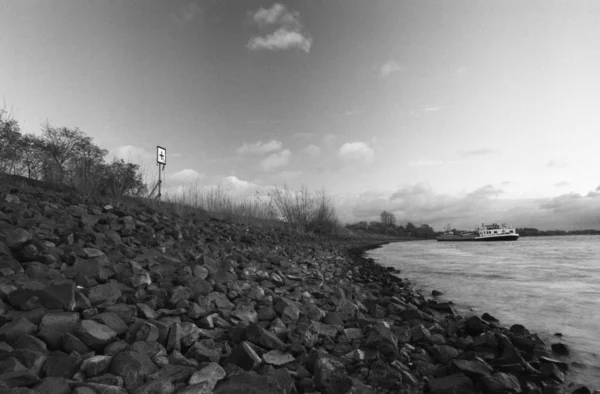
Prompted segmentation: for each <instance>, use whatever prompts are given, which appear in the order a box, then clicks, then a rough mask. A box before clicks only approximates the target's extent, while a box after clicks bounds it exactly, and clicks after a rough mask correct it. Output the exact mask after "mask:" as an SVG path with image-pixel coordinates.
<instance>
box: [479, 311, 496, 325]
mask: <svg viewBox="0 0 600 394" xmlns="http://www.w3.org/2000/svg"><path fill="white" fill-rule="evenodd" d="M481 319H482V320H485V321H486V322H488V323H498V322H499V320H498V319H496V318H495V317H494V316H492V315H490V314H489V313H487V312H485V313H484V314H483V315H481Z"/></svg>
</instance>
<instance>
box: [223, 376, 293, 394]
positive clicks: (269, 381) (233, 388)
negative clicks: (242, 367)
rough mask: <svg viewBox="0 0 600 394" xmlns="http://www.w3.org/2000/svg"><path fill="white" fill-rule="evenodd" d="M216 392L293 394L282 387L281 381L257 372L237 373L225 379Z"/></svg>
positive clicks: (231, 393)
mask: <svg viewBox="0 0 600 394" xmlns="http://www.w3.org/2000/svg"><path fill="white" fill-rule="evenodd" d="M213 393H214V394H239V393H244V394H292V393H291V392H289V391H287V390H285V389H284V388H283V387H281V384H280V383H279V381H278V380H277V379H276V378H274V377H271V376H261V375H255V374H248V373H242V374H236V375H233V376H230V377H228V378H227V379H223V380H222V381H221V382H219V384H217V387H216V388H215V390H214V391H213Z"/></svg>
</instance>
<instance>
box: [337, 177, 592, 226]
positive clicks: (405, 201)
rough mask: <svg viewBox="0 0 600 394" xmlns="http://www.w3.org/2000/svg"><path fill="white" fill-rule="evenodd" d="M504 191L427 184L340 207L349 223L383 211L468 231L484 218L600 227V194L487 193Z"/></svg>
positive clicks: (342, 200) (341, 201)
mask: <svg viewBox="0 0 600 394" xmlns="http://www.w3.org/2000/svg"><path fill="white" fill-rule="evenodd" d="M499 192H501V191H500V190H498V189H495V188H494V187H492V186H491V185H486V186H483V187H481V188H478V189H476V190H474V191H472V192H471V193H468V194H466V195H463V196H450V195H444V194H439V193H436V192H435V191H434V189H433V188H432V187H431V186H430V185H428V184H424V183H419V184H414V185H405V186H402V187H400V188H398V189H397V190H395V191H369V192H367V193H363V194H359V195H349V196H340V197H338V198H336V201H335V202H336V210H337V211H338V212H339V214H340V218H341V219H342V220H344V221H346V222H351V223H354V222H357V221H363V220H364V221H372V220H379V214H380V213H381V211H383V210H386V211H388V212H391V213H393V214H394V215H396V218H397V220H398V221H397V224H399V225H406V223H407V222H409V221H410V222H412V223H413V224H415V225H417V224H423V223H427V224H429V225H431V226H433V227H434V229H435V230H438V231H441V230H442V229H443V228H444V226H445V225H446V224H448V223H450V224H451V225H452V227H454V228H458V229H463V230H470V229H473V228H474V227H476V226H478V225H479V224H480V223H481V222H482V221H484V222H491V221H500V222H502V223H508V224H511V225H513V226H515V227H535V228H538V229H540V230H548V229H565V230H574V229H591V228H596V229H600V215H598V212H599V211H600V193H599V192H590V193H589V194H588V195H587V196H585V197H584V196H581V195H579V194H574V193H570V194H566V195H563V196H558V197H553V198H547V199H507V198H488V197H490V196H493V195H497V194H498V193H499Z"/></svg>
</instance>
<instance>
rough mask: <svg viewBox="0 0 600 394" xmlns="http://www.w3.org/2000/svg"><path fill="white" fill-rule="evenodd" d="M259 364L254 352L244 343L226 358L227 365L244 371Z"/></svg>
mask: <svg viewBox="0 0 600 394" xmlns="http://www.w3.org/2000/svg"><path fill="white" fill-rule="evenodd" d="M261 362H262V360H261V358H260V357H259V356H258V354H256V351H255V350H254V349H253V348H252V346H251V345H250V344H249V343H248V342H246V341H243V342H241V343H240V344H239V345H238V346H237V347H236V348H235V349H234V350H233V352H231V354H230V355H229V357H228V358H227V363H232V364H235V365H237V366H239V367H241V368H243V369H245V370H246V371H251V370H253V369H255V368H256V367H258V366H259V365H260V363H261Z"/></svg>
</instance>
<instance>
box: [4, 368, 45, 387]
mask: <svg viewBox="0 0 600 394" xmlns="http://www.w3.org/2000/svg"><path fill="white" fill-rule="evenodd" d="M39 381H40V378H38V377H37V376H36V375H35V374H34V373H33V372H32V371H30V370H29V369H25V370H20V371H14V372H8V373H4V374H2V375H0V382H1V383H4V384H5V385H6V386H8V387H11V388H12V387H31V386H34V385H35V384H37V383H38V382H39Z"/></svg>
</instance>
